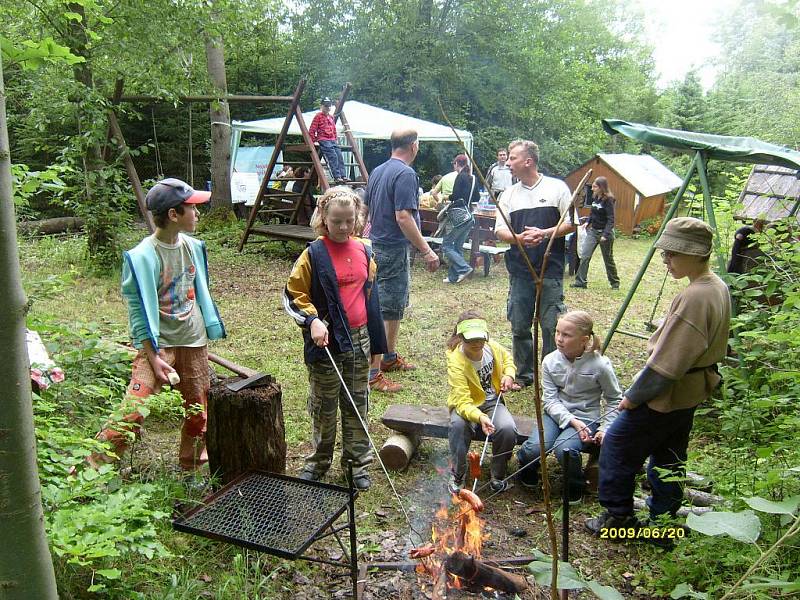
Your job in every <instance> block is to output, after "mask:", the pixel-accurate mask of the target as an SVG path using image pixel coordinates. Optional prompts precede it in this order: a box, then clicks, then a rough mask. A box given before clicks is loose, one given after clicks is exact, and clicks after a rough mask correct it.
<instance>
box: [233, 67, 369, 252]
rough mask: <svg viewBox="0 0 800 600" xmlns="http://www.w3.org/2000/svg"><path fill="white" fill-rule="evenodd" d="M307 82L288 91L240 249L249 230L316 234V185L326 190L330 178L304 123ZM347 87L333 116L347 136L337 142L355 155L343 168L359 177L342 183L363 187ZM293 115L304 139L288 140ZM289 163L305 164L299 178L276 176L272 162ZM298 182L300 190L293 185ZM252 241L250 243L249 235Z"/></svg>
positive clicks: (270, 235)
mask: <svg viewBox="0 0 800 600" xmlns="http://www.w3.org/2000/svg"><path fill="white" fill-rule="evenodd" d="M305 85H306V80H305V79H301V80H300V82H299V83H298V84H297V87H296V88H295V91H294V94H292V96H290V102H289V110H288V111H287V113H286V118H285V119H284V122H283V126H282V127H281V130H280V132H279V133H278V137H277V140H276V141H275V149H274V150H273V152H272V157H271V158H270V160H269V164H268V165H267V169H266V171H265V172H264V178H263V179H262V180H261V185H260V186H259V189H258V194H257V195H256V199H255V203H254V204H253V207H252V209H251V210H250V215H249V216H248V219H247V226H246V227H245V230H244V233H243V234H242V239H241V240H240V241H239V252H241V251H242V249H243V248H244V245H245V244H246V243H247V242H248V240H249V238H250V237H251V236H252V235H258V236H261V237H262V238H266V239H261V240H259V241H267V240H269V239H276V240H283V241H290V240H294V241H301V242H304V241H313V240H314V239H316V237H317V236H316V234H315V233H314V232H313V230H312V229H311V227H309V226H308V224H309V222H310V220H311V215H312V214H313V212H314V208H315V207H316V198H315V196H314V190H315V189H316V188H319V189H320V190H321V192H322V193H324V192H325V191H327V189H328V188H329V187H330V183H329V181H328V173H327V171H326V169H325V167H324V166H323V164H322V160H321V159H320V153H319V150H318V148H317V147H316V146H314V143H313V142H312V141H311V135H310V134H309V132H308V127H307V126H306V123H305V119H304V118H303V113H302V110H301V109H300V98H301V96H302V95H303V90H304V89H305ZM350 87H351V86H350V84H349V83H347V84H346V85H345V86H344V88H343V89H342V94H341V96H340V97H339V99H338V101H337V102H336V108H335V111H334V114H333V118H334V122H335V121H338V120H341V122H342V126H343V130H344V131H343V133H344V137H345V139H346V140H347V145H345V146H340V148H341V150H342V152H349V153H351V155H352V157H353V160H352V161H349V162H345V169H346V172H347V173H348V174H349V173H351V170H353V171H355V172H356V173H357V174H358V176H356V177H353V180H352V181H349V182H348V183H347V184H346V185H348V186H350V187H354V186H366V184H367V177H368V175H367V168H366V166H365V165H364V160H363V158H362V157H361V152H360V149H359V147H358V144H357V143H356V140H355V138H354V137H353V134H352V132H351V130H350V124H349V123H348V122H347V117H346V116H345V114H344V111H343V107H344V103H345V102H346V101H347V96H348V95H349V93H350ZM292 119H297V124H298V125H299V127H300V133H301V136H302V138H303V141H302V143H299V144H288V143H287V137H288V132H289V127H290V126H291V124H292ZM283 153H286V154H292V155H294V156H297V155H300V157H301V158H300V159H299V160H290V159H288V158H287V157H286V156H283ZM281 157H282V158H281ZM288 164H291V165H293V166H295V168H297V167H300V166H302V167H306V168H307V170H308V174H307V175H305V176H303V177H288V178H281V179H278V178H277V176H275V175H274V171H275V167H276V166H277V165H281V166H283V165H288ZM290 181H294V182H295V183H294V184H293V189H292V191H286V190H285V189H283V188H284V186H285V184H286V183H288V182H290ZM298 185H299V186H300V189H299V190H296V188H297V186H298ZM250 241H251V242H252V240H250Z"/></svg>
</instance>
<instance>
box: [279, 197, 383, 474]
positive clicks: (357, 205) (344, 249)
mask: <svg viewBox="0 0 800 600" xmlns="http://www.w3.org/2000/svg"><path fill="white" fill-rule="evenodd" d="M362 219H363V212H362V210H361V199H360V198H359V196H358V195H357V194H356V193H355V192H353V190H351V189H350V188H346V187H334V188H331V189H329V190H328V191H327V192H325V194H323V196H322V197H321V198H320V199H319V202H318V203H317V210H316V211H315V213H314V216H313V217H312V219H311V226H312V227H313V229H314V231H315V232H316V233H317V234H318V235H319V236H320V237H319V238H317V239H316V240H315V241H314V242H312V243H311V244H309V245H308V247H307V248H306V249H305V250H304V251H303V253H302V254H301V255H300V257H299V258H298V259H297V261H296V262H295V264H294V267H293V268H292V272H291V274H290V275H289V281H288V282H287V283H286V288H285V290H284V293H283V306H284V308H285V310H286V312H287V313H289V316H291V317H292V318H293V319H294V320H295V321H296V322H297V324H298V325H299V326H300V327H301V328H302V331H303V341H304V352H303V353H304V358H305V363H306V367H307V369H308V385H309V394H308V412H309V414H310V415H311V426H312V439H311V445H312V453H311V454H310V455H309V456H308V457H306V461H305V467H304V469H303V471H302V472H301V474H300V477H301V478H302V479H306V480H309V481H318V480H320V479H322V477H323V476H324V475H325V473H326V472H327V471H328V469H329V468H330V466H331V462H332V461H333V447H334V444H335V442H336V416H337V408H338V410H340V411H341V415H342V416H341V419H342V469H343V470H345V472H346V465H347V462H348V461H351V460H352V461H353V483H354V485H355V486H356V487H357V488H358V489H360V490H366V489H368V488H369V487H370V479H369V475H368V473H367V467H368V466H369V464H370V463H371V462H372V451H371V450H370V445H369V438H368V437H367V432H366V430H365V429H364V426H363V425H362V423H361V420H363V421H364V423H365V424H366V421H367V409H368V402H369V385H368V384H369V364H370V358H371V355H373V354H382V353H384V352H386V351H387V349H386V333H385V331H384V327H383V318H382V317H381V312H380V303H379V300H378V288H377V287H376V286H375V285H374V283H375V273H376V271H377V267H376V265H375V261H374V260H373V259H372V247H371V245H370V243H369V241H368V240H363V239H360V238H356V237H354V236H353V234H354V232H355V231H357V230H360V229H361V226H362ZM326 347H327V349H328V350H329V351H330V356H329V355H328V352H326ZM331 357H332V360H333V362H335V363H336V367H337V368H338V370H339V372H340V373H341V375H342V377H343V378H344V381H345V382H346V384H347V387H348V389H349V390H350V394H351V395H352V398H353V400H354V401H355V405H356V407H357V409H358V415H360V416H361V420H359V417H358V415H357V414H356V412H355V410H354V408H353V404H352V403H351V402H350V399H349V398H348V397H347V392H346V391H345V389H344V388H343V387H342V384H341V381H340V380H339V376H338V375H337V373H336V370H335V369H334V367H333V364H332V362H331Z"/></svg>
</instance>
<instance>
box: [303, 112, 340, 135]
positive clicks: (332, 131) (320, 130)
mask: <svg viewBox="0 0 800 600" xmlns="http://www.w3.org/2000/svg"><path fill="white" fill-rule="evenodd" d="M308 133H309V134H310V135H311V141H312V142H319V141H320V140H330V141H333V142H335V141H336V121H334V120H333V117H332V116H331V115H326V114H325V113H324V112H322V111H319V112H318V113H317V114H316V115H314V119H313V120H312V121H311V127H309V128H308Z"/></svg>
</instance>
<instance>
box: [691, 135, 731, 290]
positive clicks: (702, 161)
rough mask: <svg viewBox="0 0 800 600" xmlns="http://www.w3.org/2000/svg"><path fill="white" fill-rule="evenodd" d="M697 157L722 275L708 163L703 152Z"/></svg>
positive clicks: (719, 245) (723, 266) (722, 265)
mask: <svg viewBox="0 0 800 600" xmlns="http://www.w3.org/2000/svg"><path fill="white" fill-rule="evenodd" d="M697 156H698V157H699V165H698V169H697V174H698V175H699V176H700V187H701V188H702V189H703V201H704V203H705V205H706V215H707V218H708V224H709V225H711V229H713V230H714V252H716V254H717V264H718V265H719V273H720V275H724V273H725V272H726V271H727V269H726V267H725V259H724V257H723V256H722V244H721V243H720V232H719V229H717V219H716V217H715V215H714V203H713V202H712V201H711V187H710V186H709V185H708V167H707V164H708V163H707V160H706V156H705V154H704V153H703V152H700V151H698V152H697Z"/></svg>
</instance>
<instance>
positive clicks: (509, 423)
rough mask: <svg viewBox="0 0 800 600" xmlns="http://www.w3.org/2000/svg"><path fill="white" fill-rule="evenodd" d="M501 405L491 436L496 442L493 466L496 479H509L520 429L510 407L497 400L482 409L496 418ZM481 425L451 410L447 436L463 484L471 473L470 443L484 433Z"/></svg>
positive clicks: (455, 470) (453, 460) (454, 469)
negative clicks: (468, 470) (469, 472)
mask: <svg viewBox="0 0 800 600" xmlns="http://www.w3.org/2000/svg"><path fill="white" fill-rule="evenodd" d="M495 404H496V405H497V414H495V415H494V427H495V432H494V433H493V434H492V435H491V436H489V439H490V440H491V442H492V466H491V473H492V478H494V479H505V476H506V465H507V464H508V460H509V459H510V458H511V453H512V452H513V451H514V444H515V443H516V441H517V427H516V424H515V423H514V417H512V416H511V413H510V412H509V411H508V409H507V408H506V405H505V404H503V403H502V402H499V403H498V402H497V400H496V399H495V400H490V401H489V402H484V403H483V404H482V405H481V406H480V410H481V412H482V413H484V414H486V415H488V416H489V418H492V413H493V411H494V410H495ZM480 429H481V426H480V425H479V424H478V423H472V422H470V421H467V420H465V419H463V418H462V417H461V416H460V415H459V414H458V413H457V412H456V411H454V410H451V411H450V430H449V431H448V433H447V440H448V441H449V443H450V460H451V462H452V465H453V466H452V469H453V475H455V478H456V480H457V481H459V482H461V483H463V482H464V476H465V475H466V473H467V451H468V450H469V444H470V442H471V441H472V440H473V439H475V436H476V435H477V434H478V432H479V431H480Z"/></svg>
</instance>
